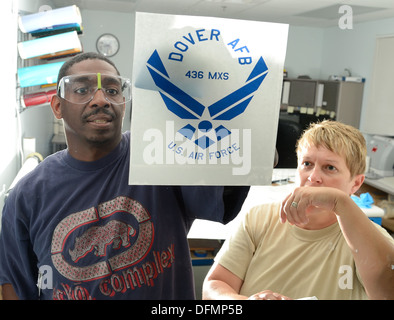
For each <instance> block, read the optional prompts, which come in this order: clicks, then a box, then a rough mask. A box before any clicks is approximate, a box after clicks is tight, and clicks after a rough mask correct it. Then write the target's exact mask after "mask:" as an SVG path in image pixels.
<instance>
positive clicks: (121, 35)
mask: <svg viewBox="0 0 394 320" xmlns="http://www.w3.org/2000/svg"><path fill="white" fill-rule="evenodd" d="M81 14H82V24H83V27H84V32H83V35H82V36H81V37H80V39H81V42H82V45H83V50H84V52H89V51H94V52H97V50H96V41H97V39H98V37H99V36H100V35H102V34H103V33H111V34H113V35H114V36H115V37H117V38H118V40H119V42H120V48H119V52H118V53H117V54H116V55H115V56H113V57H111V58H110V59H111V60H112V61H113V62H114V63H115V64H116V66H117V67H118V69H119V71H120V73H121V74H122V76H124V77H128V78H130V79H131V75H132V70H133V66H132V64H133V52H134V33H133V32H134V31H133V28H134V14H132V13H121V12H107V11H99V10H97V11H96V10H81ZM130 111H131V109H130V103H129V104H128V105H127V106H126V114H125V118H124V121H123V131H126V130H130Z"/></svg>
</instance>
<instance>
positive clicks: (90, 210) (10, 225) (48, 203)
mask: <svg viewBox="0 0 394 320" xmlns="http://www.w3.org/2000/svg"><path fill="white" fill-rule="evenodd" d="M130 100H131V84H130V80H128V79H126V78H123V77H121V76H120V74H119V72H118V70H117V68H116V66H115V65H114V64H113V63H112V62H111V61H110V60H108V59H107V58H105V57H104V56H101V55H97V54H95V53H86V54H80V55H77V56H75V57H74V58H72V59H71V60H69V61H67V62H66V63H65V64H64V65H63V67H62V69H61V70H60V72H59V77H58V93H57V95H56V96H54V97H53V99H52V102H51V107H52V110H53V113H54V115H55V117H56V118H58V119H63V122H64V128H65V133H66V138H67V146H68V148H67V150H62V151H59V152H57V153H55V154H54V155H51V156H49V157H47V158H46V159H45V160H44V161H43V162H41V163H40V165H39V166H38V167H37V168H36V169H35V170H34V171H32V172H31V173H30V174H28V175H27V176H25V177H24V178H23V179H22V180H20V182H19V183H18V185H17V186H16V187H15V188H14V189H13V190H12V192H11V193H10V195H9V197H8V198H7V200H6V203H5V206H4V210H3V218H2V231H1V236H0V284H1V285H3V297H4V298H6V299H12V298H14V299H18V298H19V299H67V300H68V299H70V300H71V299H193V298H194V286H193V275H192V267H191V261H190V253H189V247H188V242H187V233H188V230H189V228H190V226H191V224H192V222H193V220H194V219H196V218H200V219H209V220H214V221H220V222H225V223H226V222H228V221H230V220H231V219H233V218H234V217H235V216H236V215H237V214H238V212H239V210H240V209H241V206H242V203H243V201H244V199H245V198H246V195H247V192H248V188H247V187H220V186H218V187H211V186H210V187H186V186H130V185H128V175H129V174H128V173H129V162H130V145H129V144H130V133H129V132H126V133H122V132H121V127H122V120H123V117H124V114H125V105H126V103H127V102H129V101H130Z"/></svg>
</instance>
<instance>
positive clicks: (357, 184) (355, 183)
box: [351, 174, 365, 194]
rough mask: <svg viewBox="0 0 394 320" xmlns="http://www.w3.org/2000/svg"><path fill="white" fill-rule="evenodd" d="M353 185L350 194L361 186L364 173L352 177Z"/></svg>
mask: <svg viewBox="0 0 394 320" xmlns="http://www.w3.org/2000/svg"><path fill="white" fill-rule="evenodd" d="M353 180H354V181H353V187H352V190H351V194H353V193H355V192H356V191H357V190H358V189H360V187H361V186H362V184H363V183H364V180H365V175H363V174H358V175H356V176H355V177H354V178H353Z"/></svg>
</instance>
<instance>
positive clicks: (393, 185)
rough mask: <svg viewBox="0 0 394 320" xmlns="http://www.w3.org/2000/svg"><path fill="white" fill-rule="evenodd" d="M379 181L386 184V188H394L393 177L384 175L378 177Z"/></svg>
mask: <svg viewBox="0 0 394 320" xmlns="http://www.w3.org/2000/svg"><path fill="white" fill-rule="evenodd" d="M379 182H380V183H382V184H384V185H385V186H387V187H388V188H391V189H394V177H386V178H382V179H379Z"/></svg>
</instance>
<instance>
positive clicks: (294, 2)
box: [52, 0, 394, 27]
mask: <svg viewBox="0 0 394 320" xmlns="http://www.w3.org/2000/svg"><path fill="white" fill-rule="evenodd" d="M52 2H53V4H54V5H55V6H56V7H64V6H68V5H72V4H76V5H77V6H78V7H79V8H80V9H88V10H105V11H115V12H116V11H118V12H134V11H142V12H152V13H167V14H180V15H197V16H212V17H223V18H234V19H244V20H257V21H268V22H281V23H289V24H290V25H298V26H310V27H329V26H335V25H338V21H339V19H340V17H341V16H343V15H344V13H339V8H340V7H341V6H342V5H349V6H350V7H351V8H352V11H353V23H354V24H355V23H358V22H363V21H371V20H380V19H386V18H393V17H394V1H393V0H52Z"/></svg>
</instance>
